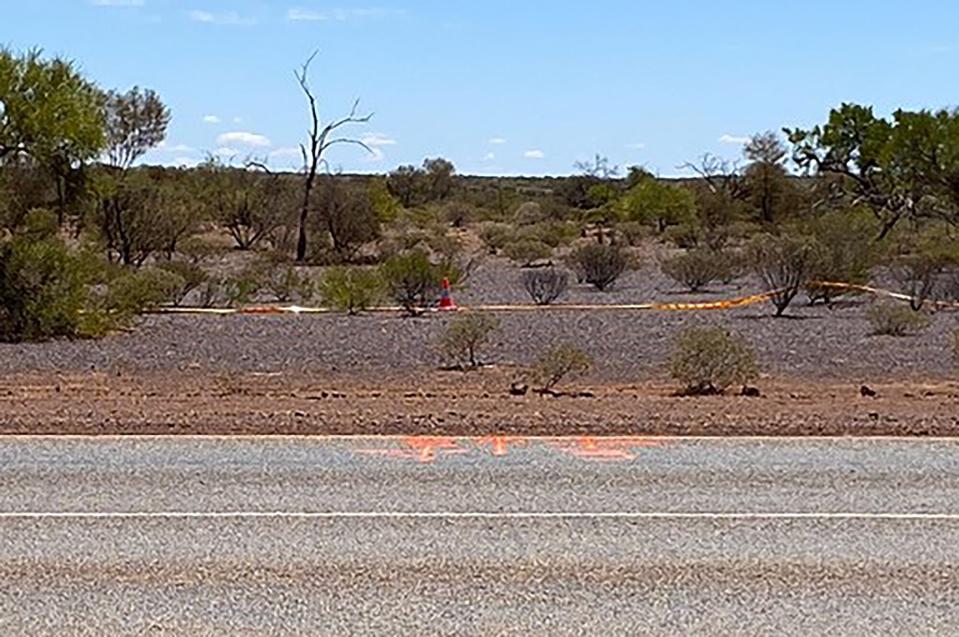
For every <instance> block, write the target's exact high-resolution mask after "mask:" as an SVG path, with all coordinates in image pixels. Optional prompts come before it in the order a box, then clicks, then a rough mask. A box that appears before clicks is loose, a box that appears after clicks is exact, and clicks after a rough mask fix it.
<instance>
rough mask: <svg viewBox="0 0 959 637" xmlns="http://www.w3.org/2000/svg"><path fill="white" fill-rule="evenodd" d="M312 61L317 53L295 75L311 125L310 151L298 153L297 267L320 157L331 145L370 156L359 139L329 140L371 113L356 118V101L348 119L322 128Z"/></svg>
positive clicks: (301, 257)
mask: <svg viewBox="0 0 959 637" xmlns="http://www.w3.org/2000/svg"><path fill="white" fill-rule="evenodd" d="M315 57H316V53H313V55H311V56H310V57H309V59H307V61H306V62H305V63H304V64H303V66H302V67H301V68H300V70H299V71H296V72H295V73H294V75H295V76H296V80H297V82H299V84H300V89H301V90H302V91H303V94H304V95H306V99H307V101H308V102H309V105H310V120H311V124H312V125H311V127H310V133H309V134H310V141H309V148H307V145H306V144H300V153H301V154H302V155H303V170H304V172H305V173H306V179H305V180H304V182H303V203H302V205H301V207H300V218H299V224H298V225H299V228H298V230H297V239H296V260H297V262H299V263H302V262H304V261H305V260H306V252H307V236H306V222H307V219H308V217H309V213H310V196H311V195H312V194H313V187H314V185H315V184H316V173H317V171H318V170H319V168H320V165H321V164H322V163H323V162H324V161H325V160H324V158H323V154H324V153H325V152H326V150H327V149H328V148H329V147H330V146H333V145H334V144H354V145H356V146H360V147H362V148H364V149H365V150H366V152H368V153H370V154H372V153H373V150H372V149H371V148H370V147H369V146H367V145H366V144H364V143H363V142H362V141H360V140H358V139H351V138H346V137H337V138H333V139H330V135H331V134H332V133H333V132H335V131H336V130H337V129H338V128H340V127H342V126H345V125H347V124H365V123H366V122H368V121H370V119H372V117H373V114H372V113H370V114H368V115H364V116H358V115H357V114H356V112H357V109H359V106H360V101H359V100H356V101H355V102H353V108H352V109H351V110H350V114H349V115H347V116H346V117H343V118H341V119H338V120H336V121H333V122H330V123H329V124H327V125H326V126H321V124H320V115H319V111H318V109H317V104H316V97H315V96H314V95H313V91H312V90H311V89H310V85H309V81H308V80H309V73H310V64H311V63H312V62H313V59H314V58H315Z"/></svg>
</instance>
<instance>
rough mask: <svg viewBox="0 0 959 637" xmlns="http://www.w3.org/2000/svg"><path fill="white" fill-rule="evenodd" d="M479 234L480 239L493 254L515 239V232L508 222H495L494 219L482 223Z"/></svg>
mask: <svg viewBox="0 0 959 637" xmlns="http://www.w3.org/2000/svg"><path fill="white" fill-rule="evenodd" d="M479 235H480V239H482V241H483V243H485V244H486V246H487V247H488V248H489V250H490V252H491V253H493V254H496V253H497V252H499V251H500V250H502V249H503V248H505V247H506V246H507V244H509V243H511V242H512V241H515V239H516V232H515V231H514V229H513V226H511V225H509V224H508V223H497V222H495V221H491V222H489V223H485V224H483V227H482V229H481V230H480V233H479Z"/></svg>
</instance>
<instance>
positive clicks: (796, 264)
mask: <svg viewBox="0 0 959 637" xmlns="http://www.w3.org/2000/svg"><path fill="white" fill-rule="evenodd" d="M747 258H748V260H749V264H750V265H751V267H752V270H753V272H755V273H756V275H758V276H759V277H760V278H761V279H762V281H763V283H764V284H765V286H766V291H767V292H770V293H772V297H771V298H770V301H771V302H772V304H773V306H774V307H775V308H776V316H782V315H783V313H784V312H785V311H786V308H787V307H789V304H790V303H792V300H793V299H794V298H796V295H797V294H799V291H800V290H801V289H802V288H803V286H805V285H806V284H807V283H808V282H809V280H810V278H811V276H812V272H813V268H814V267H815V264H816V262H817V247H816V244H815V243H814V242H813V241H812V240H811V239H809V238H807V237H799V236H792V235H782V236H773V235H768V234H763V235H759V236H757V237H755V238H754V239H753V240H752V241H751V242H750V244H749V250H748V256H747Z"/></svg>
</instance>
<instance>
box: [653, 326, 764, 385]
mask: <svg viewBox="0 0 959 637" xmlns="http://www.w3.org/2000/svg"><path fill="white" fill-rule="evenodd" d="M670 373H671V374H672V377H673V378H675V379H676V380H678V381H679V382H681V383H683V385H684V391H685V393H686V394H687V395H694V396H700V395H706V394H721V393H723V392H725V391H726V390H727V389H728V388H729V387H731V386H732V385H745V384H746V383H749V382H750V381H753V380H755V379H756V378H758V377H759V371H758V369H757V367H756V354H755V353H754V352H753V350H752V349H751V348H750V347H749V346H747V345H746V344H745V343H742V342H741V341H739V340H738V339H736V338H734V337H733V336H731V335H730V334H729V332H727V331H726V330H724V329H721V328H689V329H687V330H684V331H683V332H682V333H681V334H680V335H679V338H678V339H677V341H676V349H675V352H674V353H673V358H672V361H671V364H670Z"/></svg>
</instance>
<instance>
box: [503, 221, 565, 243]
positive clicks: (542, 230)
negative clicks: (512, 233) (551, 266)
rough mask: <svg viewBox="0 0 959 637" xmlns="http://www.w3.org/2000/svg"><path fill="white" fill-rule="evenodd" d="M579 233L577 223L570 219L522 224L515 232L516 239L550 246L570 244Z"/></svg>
mask: <svg viewBox="0 0 959 637" xmlns="http://www.w3.org/2000/svg"><path fill="white" fill-rule="evenodd" d="M580 233H581V230H580V227H579V224H577V223H574V222H572V221H543V222H541V223H536V224H533V225H529V226H524V227H522V228H520V229H519V230H518V231H517V232H516V239H517V240H521V239H528V240H533V241H539V242H541V243H545V244H546V245H548V246H549V247H551V248H558V247H560V246H566V245H570V244H571V243H573V242H574V241H576V239H577V238H579V236H580Z"/></svg>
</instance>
